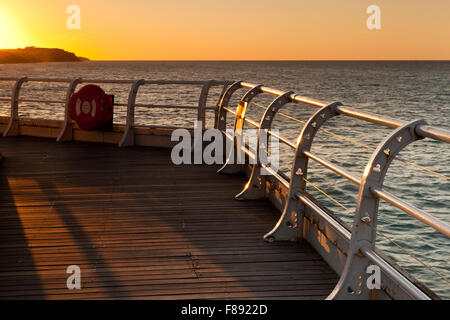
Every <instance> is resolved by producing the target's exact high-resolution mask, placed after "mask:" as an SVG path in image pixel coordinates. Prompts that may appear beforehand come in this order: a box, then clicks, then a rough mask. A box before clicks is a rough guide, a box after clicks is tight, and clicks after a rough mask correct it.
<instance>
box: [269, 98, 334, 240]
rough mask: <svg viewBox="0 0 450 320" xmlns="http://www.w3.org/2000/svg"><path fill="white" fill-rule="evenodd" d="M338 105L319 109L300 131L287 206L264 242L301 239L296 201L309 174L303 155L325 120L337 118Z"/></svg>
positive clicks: (300, 207)
mask: <svg viewBox="0 0 450 320" xmlns="http://www.w3.org/2000/svg"><path fill="white" fill-rule="evenodd" d="M341 105H342V104H341V103H340V102H334V103H332V104H330V105H328V106H325V107H322V108H321V109H320V110H318V111H317V112H316V113H314V115H313V116H312V117H311V118H309V120H308V122H307V123H306V124H305V126H304V127H303V130H302V132H301V134H300V136H299V138H298V141H297V148H296V150H295V155H294V161H293V165H292V169H291V180H290V183H289V194H288V197H287V199H286V205H285V207H284V210H283V213H282V215H281V217H280V219H279V220H278V222H277V224H276V225H275V227H274V228H273V229H272V231H270V232H269V233H267V234H266V235H265V236H264V239H265V240H266V241H269V242H272V241H288V240H290V241H296V240H300V239H302V236H303V235H302V230H303V213H304V210H305V205H304V204H303V202H301V201H300V200H299V197H298V196H299V195H300V194H305V192H306V181H305V179H306V177H307V171H308V157H307V156H306V155H305V154H304V152H305V151H309V150H310V149H311V145H312V142H313V140H314V137H315V136H316V134H317V132H318V131H319V129H320V127H321V126H322V125H323V124H324V123H325V122H326V121H327V120H329V119H331V118H333V117H335V116H337V115H339V113H338V112H337V110H336V109H337V107H338V106H341Z"/></svg>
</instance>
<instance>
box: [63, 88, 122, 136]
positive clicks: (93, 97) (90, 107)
mask: <svg viewBox="0 0 450 320" xmlns="http://www.w3.org/2000/svg"><path fill="white" fill-rule="evenodd" d="M70 118H71V119H72V120H75V121H76V122H77V124H78V126H79V127H80V128H81V129H85V130H94V129H100V128H102V127H104V126H105V125H106V124H108V123H111V122H112V119H113V102H112V99H111V97H110V96H108V95H107V94H105V92H104V91H103V89H102V88H100V87H99V86H96V85H93V84H90V85H87V86H84V87H83V88H81V89H80V90H79V91H78V92H75V93H74V94H72V96H71V97H70Z"/></svg>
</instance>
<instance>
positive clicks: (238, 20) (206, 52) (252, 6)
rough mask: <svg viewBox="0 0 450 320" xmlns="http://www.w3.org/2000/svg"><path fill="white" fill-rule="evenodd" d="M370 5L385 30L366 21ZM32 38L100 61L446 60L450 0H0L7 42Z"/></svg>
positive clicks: (0, 42) (2, 37)
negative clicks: (72, 18) (74, 20)
mask: <svg viewBox="0 0 450 320" xmlns="http://www.w3.org/2000/svg"><path fill="white" fill-rule="evenodd" d="M71 4H76V5H78V6H79V7H80V8H81V29H80V30H69V29H68V28H67V26H66V21H67V18H68V17H69V15H68V14H67V13H66V9H67V7H68V6H69V5H71ZM372 4H376V5H378V6H379V7H380V8H381V24H382V25H381V27H382V29H381V30H376V31H370V30H368V29H367V27H366V20H367V18H368V16H369V15H368V14H367V13H366V8H367V7H368V6H369V5H372ZM28 45H34V46H39V47H59V48H63V49H66V50H68V51H72V52H75V53H76V54H77V55H80V56H85V57H88V58H91V59H100V60H283V59H289V60H324V59H325V60H328V59H329V60H341V59H344V60H347V59H349V60H353V59H354V60H365V59H368V60H378V59H392V60H397V59H406V60H409V59H430V60H433V59H439V60H448V59H450V1H449V0H428V1H426V0H370V1H365V0H345V1H344V0H341V1H338V0H310V1H302V0H226V1H218V0H127V1H119V0H96V1H92V0H70V1H65V0H40V1H30V0H0V48H16V47H24V46H28Z"/></svg>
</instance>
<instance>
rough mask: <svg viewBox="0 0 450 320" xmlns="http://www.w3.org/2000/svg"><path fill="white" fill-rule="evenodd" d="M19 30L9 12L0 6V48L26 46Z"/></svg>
mask: <svg viewBox="0 0 450 320" xmlns="http://www.w3.org/2000/svg"><path fill="white" fill-rule="evenodd" d="M26 45H27V41H26V40H25V39H24V37H23V35H22V32H21V30H20V29H19V27H18V25H17V24H16V23H15V22H14V18H13V17H12V16H11V14H10V13H9V12H8V11H7V10H6V9H5V8H4V7H2V6H0V49H12V48H18V47H21V46H26Z"/></svg>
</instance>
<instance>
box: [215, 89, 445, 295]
mask: <svg viewBox="0 0 450 320" xmlns="http://www.w3.org/2000/svg"><path fill="white" fill-rule="evenodd" d="M238 87H245V88H249V89H251V90H254V89H255V88H258V89H259V92H260V93H266V94H271V95H275V96H281V95H282V94H284V92H282V91H280V90H275V89H271V88H268V87H265V86H261V85H259V86H258V85H256V84H253V83H247V82H238V83H235V88H233V89H232V90H230V93H229V94H228V98H227V101H226V103H228V101H229V99H230V96H231V94H233V93H234V92H236V91H237V88H238ZM243 100H244V99H241V103H240V105H241V104H242V102H243ZM247 100H248V99H247ZM290 100H291V101H290V102H294V103H299V102H300V103H303V104H306V105H311V106H314V107H318V108H320V110H319V111H318V112H317V113H315V114H314V115H313V116H312V117H311V118H310V119H309V121H308V122H307V123H306V124H305V127H304V128H303V131H302V133H301V135H300V136H299V139H298V141H297V145H294V144H292V143H290V142H289V141H288V140H286V139H284V138H281V137H279V135H276V134H275V133H273V132H271V131H270V128H265V129H264V130H266V132H268V133H269V134H272V135H274V136H277V137H279V138H281V139H279V140H280V141H282V142H283V143H285V144H286V145H288V146H290V147H292V148H295V149H296V154H295V155H294V164H293V168H292V170H291V172H292V174H291V180H290V185H289V196H288V197H287V198H286V199H287V201H286V204H285V209H284V211H283V214H282V216H281V218H280V220H279V222H278V223H277V224H276V226H275V228H274V229H273V230H272V231H271V232H270V233H268V234H267V235H266V236H265V238H266V239H267V240H270V241H274V240H289V239H292V237H294V238H295V237H298V233H296V232H294V231H293V229H295V228H296V229H297V230H298V229H300V230H301V229H302V227H301V221H302V219H303V218H302V216H301V212H296V214H295V217H294V218H292V212H293V210H295V209H294V208H300V211H302V210H304V208H302V207H301V206H299V203H298V201H299V200H300V201H301V203H302V205H306V206H308V207H309V208H311V209H312V210H315V211H316V212H317V211H318V208H317V206H315V205H314V204H313V203H312V202H311V201H308V200H306V199H307V198H306V197H304V196H303V194H304V192H305V191H304V182H305V181H307V180H306V179H305V176H306V171H307V166H308V165H307V160H306V159H311V160H314V161H315V162H318V163H319V164H321V165H323V166H324V167H326V168H328V169H330V170H332V171H334V172H335V173H337V174H339V175H341V176H342V177H344V178H346V179H348V180H350V181H351V182H353V183H355V184H357V185H359V186H360V197H359V199H358V205H357V207H358V209H357V213H356V214H355V218H354V224H353V231H352V233H351V237H350V239H349V240H350V247H351V248H350V252H349V258H347V264H346V267H345V268H344V272H343V274H342V275H341V280H340V281H339V283H338V285H337V286H336V288H335V290H334V291H333V293H332V294H331V295H330V297H331V298H333V297H334V298H336V297H346V296H347V297H348V295H349V294H350V293H349V292H353V293H354V292H357V293H359V294H360V295H362V296H365V297H367V296H368V293H367V290H366V292H365V293H362V290H361V288H359V289H358V290H355V291H353V290H347V288H350V286H351V281H352V279H351V274H354V273H355V271H354V270H355V269H358V268H360V267H361V265H362V264H361V262H360V261H359V262H358V259H359V257H356V256H355V255H356V253H357V252H362V253H363V254H364V253H367V254H366V259H370V260H371V261H372V262H374V261H375V262H377V261H382V263H380V267H382V269H383V270H384V271H385V272H386V273H387V274H388V275H391V276H393V277H395V279H397V280H398V279H400V280H399V281H400V283H401V285H402V287H403V289H404V290H405V292H406V293H407V294H409V296H411V297H413V298H420V299H426V298H428V296H427V295H426V294H425V293H423V292H422V291H421V290H420V289H418V288H417V287H416V286H415V285H414V284H413V283H412V282H411V281H409V280H408V279H406V278H405V277H403V276H401V274H400V273H399V272H398V271H396V270H395V269H394V268H392V267H391V266H390V265H389V263H387V262H386V261H384V260H383V259H382V258H380V257H378V256H377V255H376V254H375V253H374V252H373V250H372V249H371V248H367V247H363V246H362V245H360V243H362V242H360V241H361V240H362V239H365V240H367V241H368V242H369V243H370V244H371V246H372V247H374V246H375V235H374V230H375V226H376V221H377V215H378V205H373V207H371V210H370V212H369V216H366V215H367V212H364V211H367V209H365V208H364V206H367V205H364V204H363V203H364V201H366V200H363V199H365V198H366V197H368V196H369V197H370V195H369V193H370V194H372V195H375V199H383V200H385V201H387V202H389V203H391V204H393V205H394V206H396V207H397V208H399V209H401V210H403V211H404V212H406V213H408V214H410V215H411V216H413V217H414V218H416V219H418V220H419V221H422V222H424V223H426V224H427V225H429V226H431V227H432V228H434V229H435V230H437V231H438V232H440V233H442V234H444V235H446V236H447V237H449V236H450V227H449V226H448V225H447V224H446V223H444V222H442V221H441V220H439V219H437V218H436V217H434V216H432V215H430V214H428V213H425V212H423V211H421V210H419V209H417V208H415V207H413V206H411V205H410V204H408V203H406V202H405V201H403V200H401V199H399V198H397V197H395V196H394V195H392V194H390V193H388V192H386V191H383V190H382V189H381V188H379V187H377V186H370V185H369V187H367V180H366V179H367V176H368V175H370V174H371V173H373V172H374V171H377V170H379V171H380V172H381V173H382V174H383V178H384V175H385V174H386V171H387V169H388V167H389V164H390V162H391V161H392V160H393V158H394V157H395V155H396V154H397V153H398V152H399V151H400V150H401V149H403V148H404V147H405V146H406V145H407V144H409V143H411V142H413V141H415V140H418V139H423V138H425V137H427V138H431V139H434V140H439V141H443V142H447V143H450V131H448V130H445V129H441V128H436V127H432V126H429V125H427V124H426V123H424V122H423V121H417V122H413V124H411V123H408V122H406V121H403V120H398V119H394V118H390V117H386V116H381V115H377V114H373V113H370V112H366V111H362V110H356V109H354V108H351V107H348V106H344V105H335V106H331V105H326V104H325V103H322V102H320V101H317V100H314V99H309V98H305V97H302V96H298V95H296V94H292V95H291V97H290ZM330 107H331V109H330ZM327 108H328V109H330V112H328V114H326V113H324V112H322V111H326V109H327ZM220 109H221V111H222V112H225V113H226V112H230V113H232V114H234V115H235V117H236V119H237V118H238V117H240V116H241V115H240V113H239V112H234V111H232V110H231V109H229V108H228V107H227V104H226V105H224V106H221V108H220ZM268 110H269V107H267V108H266V112H267V111H268ZM321 113H322V114H321ZM244 114H245V112H244ZM319 114H321V116H322V117H323V119H325V120H324V121H326V120H327V119H329V118H330V117H333V116H337V115H346V116H349V117H352V118H356V119H360V120H364V121H367V122H370V123H374V124H378V125H382V126H385V127H388V128H393V129H395V131H394V132H393V133H392V134H390V135H389V136H388V138H386V140H385V142H382V143H380V146H379V147H378V148H377V149H376V150H375V151H374V155H373V156H372V161H374V162H372V163H369V165H368V166H367V167H366V170H365V172H364V176H363V179H360V178H357V177H355V176H354V175H353V174H351V173H349V172H347V171H346V170H345V169H343V168H341V167H339V166H337V165H335V164H334V163H332V162H330V161H328V160H326V159H323V158H322V157H320V156H318V155H315V154H314V153H312V152H310V151H309V148H310V145H311V142H312V139H313V137H314V135H315V132H317V130H318V127H320V124H319V125H318V123H317V120H319V119H320V118H319V117H318V115H319ZM244 117H245V116H244ZM223 118H224V117H223V116H222V120H223ZM244 120H246V119H244ZM324 121H323V122H324ZM248 122H249V121H243V123H248ZM323 122H322V123H323ZM405 133H406V134H405ZM407 133H409V134H410V135H409V136H408V134H407ZM395 139H396V140H397V145H400V146H397V145H395V144H393V141H395ZM402 139H403V140H402ZM305 140H307V141H308V142H307V144H305ZM302 142H303V144H304V145H303V146H302ZM233 143H234V141H233ZM387 146H390V147H392V148H393V149H396V150H394V151H392V150H391V148H390V147H387ZM380 154H384V158H386V157H387V159H388V160H387V161H388V162H387V163H386V164H385V165H381V166H380V163H379V162H377V161H378V160H377V161H375V160H374V159H378V158H379V157H380V156H379V155H380ZM299 159H300V160H299ZM296 162H299V164H297V165H296ZM222 169H223V168H222ZM255 170H256V169H255V168H254V169H253V171H252V174H251V177H250V179H249V182H248V183H247V184H246V186H245V188H244V190H243V191H242V192H241V193H240V194H239V195H241V196H240V199H245V197H242V195H245V194H246V193H245V192H247V193H248V189H251V188H254V187H252V185H255V181H256V179H255V177H254V174H255V172H256V171H255ZM382 180H383V179H381V180H380V181H381V182H380V183H381V184H382ZM294 181H297V182H294ZM381 184H380V185H381ZM293 188H297V190H300V191H293V190H292V189H293ZM293 193H294V195H295V197H292V194H293ZM252 194H254V192H253V193H252ZM259 195H261V193H259ZM370 198H373V196H372V197H370ZM371 201H372V200H371ZM374 203H376V200H375V202H374ZM287 213H289V216H288V214H287ZM321 214H325V215H326V213H324V212H321ZM366 218H367V219H366ZM292 219H295V220H292ZM330 219H332V218H330ZM332 220H333V219H332ZM361 222H362V223H361ZM365 224H366V225H367V228H366V229H367V230H364V228H365V227H366V225H365ZM338 225H339V224H338V223H337V224H335V229H339V227H338ZM286 226H288V227H286ZM292 226H294V228H293V227H292ZM341 231H342V230H341ZM367 237H368V238H367ZM351 250H353V251H351ZM353 260H355V261H356V262H355V261H353ZM393 270H394V271H395V272H394V271H393ZM394 273H395V274H394Z"/></svg>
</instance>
